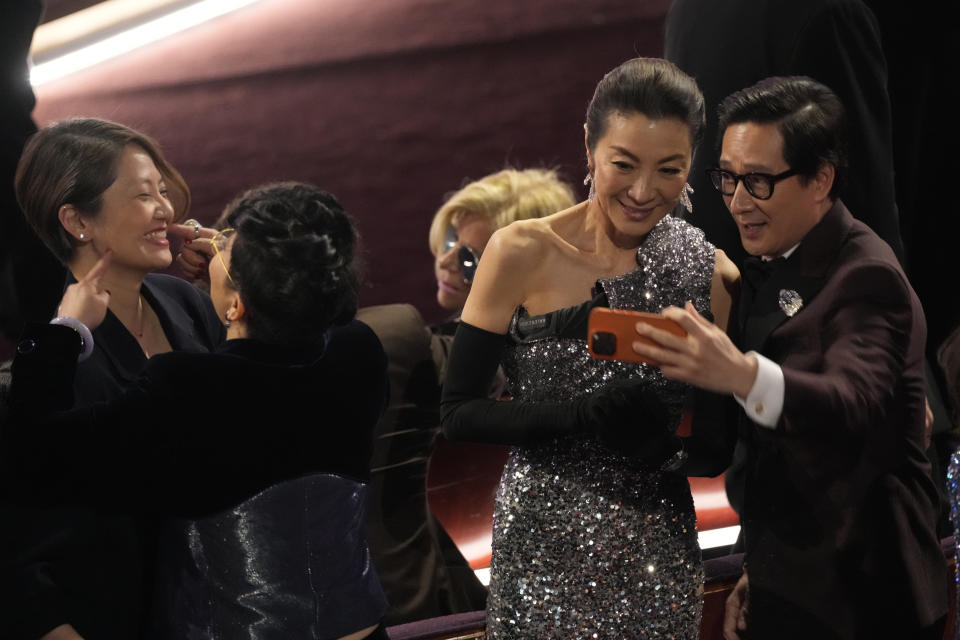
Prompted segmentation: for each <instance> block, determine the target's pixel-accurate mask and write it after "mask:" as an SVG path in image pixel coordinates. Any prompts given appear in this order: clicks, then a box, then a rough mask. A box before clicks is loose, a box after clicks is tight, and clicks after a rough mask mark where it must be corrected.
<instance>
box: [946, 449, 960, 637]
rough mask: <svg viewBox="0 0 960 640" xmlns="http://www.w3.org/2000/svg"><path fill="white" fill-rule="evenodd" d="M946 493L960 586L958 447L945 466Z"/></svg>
mask: <svg viewBox="0 0 960 640" xmlns="http://www.w3.org/2000/svg"><path fill="white" fill-rule="evenodd" d="M947 493H949V494H950V520H951V521H952V522H953V539H954V545H955V546H954V554H955V558H956V559H957V567H956V569H955V570H954V575H953V579H954V580H955V581H956V583H957V586H958V587H960V449H958V450H957V451H954V452H953V455H952V456H950V464H949V466H947ZM956 604H957V605H960V588H958V590H957V602H956ZM956 615H957V618H956V623H957V625H956V628H957V634H956V636H955V637H956V638H960V606H958V607H957V614H956Z"/></svg>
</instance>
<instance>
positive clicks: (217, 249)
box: [210, 229, 237, 288]
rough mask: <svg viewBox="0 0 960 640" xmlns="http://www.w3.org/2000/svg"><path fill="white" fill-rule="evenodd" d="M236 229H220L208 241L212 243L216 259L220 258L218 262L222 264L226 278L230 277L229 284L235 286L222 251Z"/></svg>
mask: <svg viewBox="0 0 960 640" xmlns="http://www.w3.org/2000/svg"><path fill="white" fill-rule="evenodd" d="M235 231H236V229H222V230H221V231H220V232H219V233H218V234H217V235H215V236H213V239H212V240H211V241H210V244H211V245H213V253H214V254H216V256H217V259H218V260H220V264H221V265H223V271H224V272H225V273H226V274H227V278H229V279H230V284H232V285H233V286H234V288H236V286H237V283H236V282H234V281H233V277H232V276H231V275H230V269H229V268H228V267H227V261H226V260H224V259H223V253H221V252H222V251H225V250H226V248H227V245H228V244H230V238H232V237H233V234H234V232H235Z"/></svg>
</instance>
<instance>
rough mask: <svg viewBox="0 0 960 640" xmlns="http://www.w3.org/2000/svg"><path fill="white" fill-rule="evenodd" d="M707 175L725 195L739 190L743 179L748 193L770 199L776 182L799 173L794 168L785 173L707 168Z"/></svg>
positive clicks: (762, 198)
mask: <svg viewBox="0 0 960 640" xmlns="http://www.w3.org/2000/svg"><path fill="white" fill-rule="evenodd" d="M707 175H708V176H710V181H711V182H712V183H713V186H714V187H716V188H717V191H719V192H720V193H722V194H723V195H725V196H732V195H733V193H734V192H735V191H736V190H737V183H738V182H740V181H741V180H742V181H743V186H744V187H746V188H747V193H749V194H750V195H752V196H753V197H754V198H756V199H757V200H769V199H770V198H771V197H772V196H773V187H774V185H775V184H777V183H778V182H780V181H781V180H784V179H785V178H789V177H790V176H795V175H797V172H796V171H794V170H793V169H787V170H786V171H784V172H783V173H778V174H776V175H771V174H769V173H757V172H752V173H743V174H740V173H733V172H731V171H727V170H726V169H719V168H717V169H707Z"/></svg>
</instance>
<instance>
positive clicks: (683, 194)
mask: <svg viewBox="0 0 960 640" xmlns="http://www.w3.org/2000/svg"><path fill="white" fill-rule="evenodd" d="M691 193H693V187H691V186H690V183H689V182H687V183H685V184H684V185H683V190H682V191H680V204H682V205H683V208H684V209H686V210H687V213H693V201H692V200H690V194H691Z"/></svg>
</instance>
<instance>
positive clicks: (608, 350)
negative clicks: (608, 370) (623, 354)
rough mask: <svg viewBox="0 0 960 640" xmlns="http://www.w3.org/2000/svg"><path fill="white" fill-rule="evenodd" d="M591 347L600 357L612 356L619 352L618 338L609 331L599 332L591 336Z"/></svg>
mask: <svg viewBox="0 0 960 640" xmlns="http://www.w3.org/2000/svg"><path fill="white" fill-rule="evenodd" d="M590 345H591V347H593V352H594V353H595V354H597V355H598V356H612V355H613V354H615V353H616V352H617V336H616V335H615V334H613V333H609V332H607V331H597V332H596V333H594V334H593V335H592V336H590Z"/></svg>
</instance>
